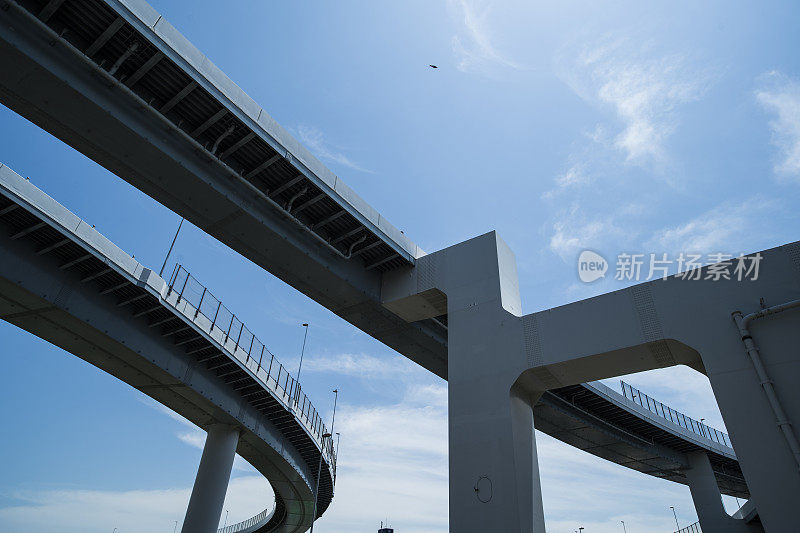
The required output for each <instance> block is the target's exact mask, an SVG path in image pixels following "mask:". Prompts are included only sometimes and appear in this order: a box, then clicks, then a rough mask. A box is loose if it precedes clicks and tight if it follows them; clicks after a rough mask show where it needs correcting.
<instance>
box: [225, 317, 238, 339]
mask: <svg viewBox="0 0 800 533" xmlns="http://www.w3.org/2000/svg"><path fill="white" fill-rule="evenodd" d="M234 318H236V315H234V314H233V313H231V323H230V324H228V331H227V332H226V333H225V342H228V339H229V338H230V336H231V328H232V327H233V319H234Z"/></svg>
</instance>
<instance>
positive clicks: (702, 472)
mask: <svg viewBox="0 0 800 533" xmlns="http://www.w3.org/2000/svg"><path fill="white" fill-rule="evenodd" d="M687 458H688V459H689V469H688V470H687V471H686V477H687V478H688V479H689V490H691V492H692V500H693V501H694V507H695V510H696V511H697V517H698V518H699V519H700V527H701V528H702V529H703V533H756V532H759V533H763V531H764V530H763V528H762V527H761V525H760V524H747V523H745V522H744V521H743V520H737V519H736V518H733V517H731V516H730V515H728V513H727V512H726V511H725V507H724V506H723V505H722V496H721V495H720V492H719V487H718V486H717V480H716V478H715V477H714V472H713V470H712V469H711V462H710V461H709V460H708V455H706V453H705V452H702V451H697V452H692V453H690V454H688V455H687Z"/></svg>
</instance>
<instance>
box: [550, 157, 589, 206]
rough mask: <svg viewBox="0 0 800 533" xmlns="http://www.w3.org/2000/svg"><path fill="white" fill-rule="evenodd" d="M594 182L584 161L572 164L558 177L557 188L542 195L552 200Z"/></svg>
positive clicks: (556, 180)
mask: <svg viewBox="0 0 800 533" xmlns="http://www.w3.org/2000/svg"><path fill="white" fill-rule="evenodd" d="M593 182H594V177H593V176H591V175H590V174H588V173H587V172H586V165H585V164H583V163H576V164H573V165H571V166H570V167H569V168H568V169H567V171H566V172H564V173H563V174H561V175H560V176H558V177H556V179H555V184H556V188H555V189H552V190H549V191H546V192H545V193H544V194H543V195H542V198H544V199H545V200H552V199H554V198H556V197H557V196H559V195H560V194H561V193H563V192H565V191H567V190H570V189H577V188H580V187H584V186H586V185H590V184H591V183H593Z"/></svg>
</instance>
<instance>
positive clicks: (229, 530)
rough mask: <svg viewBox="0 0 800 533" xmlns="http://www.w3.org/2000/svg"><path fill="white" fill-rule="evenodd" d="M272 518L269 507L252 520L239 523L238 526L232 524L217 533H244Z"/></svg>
mask: <svg viewBox="0 0 800 533" xmlns="http://www.w3.org/2000/svg"><path fill="white" fill-rule="evenodd" d="M269 516H270V509H269V507H267V508H266V509H264V510H263V511H261V512H260V513H258V514H257V515H255V516H254V517H252V518H248V519H247V520H245V521H243V522H239V523H237V524H231V525H230V526H228V527H221V528H219V529H218V530H217V533H239V532H240V531H244V530H246V529H249V528H251V527H255V526H257V525H260V524H261V523H262V522H266V521H267V520H269Z"/></svg>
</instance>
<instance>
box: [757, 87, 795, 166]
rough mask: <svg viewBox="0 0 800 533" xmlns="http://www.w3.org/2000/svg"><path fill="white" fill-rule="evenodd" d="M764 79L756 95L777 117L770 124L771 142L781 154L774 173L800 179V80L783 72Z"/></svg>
mask: <svg viewBox="0 0 800 533" xmlns="http://www.w3.org/2000/svg"><path fill="white" fill-rule="evenodd" d="M763 78H764V82H763V86H762V88H760V89H759V90H757V91H756V93H755V96H756V100H758V102H759V103H760V104H761V105H762V106H763V107H764V108H765V109H766V110H767V111H769V112H771V113H773V114H774V115H775V117H774V118H773V120H771V121H770V123H769V126H770V129H771V130H772V142H773V144H774V145H775V146H777V147H778V150H779V151H780V157H779V159H778V161H777V162H776V164H775V173H776V174H778V175H779V176H782V177H785V178H790V179H793V180H800V81H798V80H796V79H794V78H789V77H788V76H785V75H783V74H781V73H780V72H770V73H768V74H766V75H765V76H764V77H763Z"/></svg>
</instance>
